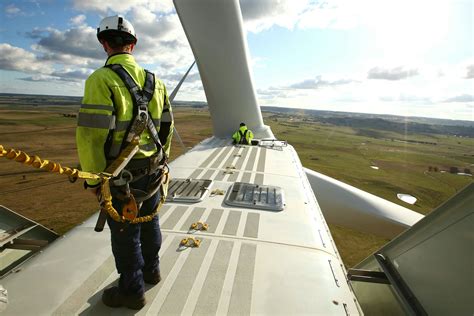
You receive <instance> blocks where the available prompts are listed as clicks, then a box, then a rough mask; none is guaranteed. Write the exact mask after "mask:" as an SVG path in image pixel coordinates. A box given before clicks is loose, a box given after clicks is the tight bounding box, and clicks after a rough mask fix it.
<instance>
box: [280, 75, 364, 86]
mask: <svg viewBox="0 0 474 316" xmlns="http://www.w3.org/2000/svg"><path fill="white" fill-rule="evenodd" d="M353 82H356V81H355V80H351V79H338V80H335V81H328V80H323V79H322V77H321V76H317V77H316V78H315V79H306V80H303V81H301V82H297V83H294V84H291V85H290V86H289V87H288V88H291V89H320V88H322V87H331V86H332V87H334V86H340V85H345V84H350V83H353Z"/></svg>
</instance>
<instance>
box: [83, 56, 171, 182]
mask: <svg viewBox="0 0 474 316" xmlns="http://www.w3.org/2000/svg"><path fill="white" fill-rule="evenodd" d="M109 64H121V65H122V66H123V67H124V68H125V70H126V71H127V72H128V73H129V74H130V75H131V77H132V78H133V80H134V81H135V82H136V83H137V85H138V86H140V87H143V85H144V83H145V70H144V69H143V68H142V67H140V66H139V65H138V64H137V63H136V62H135V59H134V58H133V56H132V55H130V54H127V53H123V54H117V55H112V56H110V57H109V58H108V59H107V62H106V65H109ZM148 111H149V112H150V114H151V116H152V119H153V122H154V123H155V126H156V129H157V131H158V135H159V138H160V141H161V143H162V145H163V149H164V151H165V152H166V154H167V155H168V156H169V152H170V145H171V137H172V134H173V113H172V111H171V105H170V102H169V100H168V94H167V92H166V88H165V86H164V84H163V82H161V81H160V80H158V79H155V91H154V94H153V98H152V100H151V101H150V103H149V104H148ZM132 119H133V101H132V97H131V96H130V93H129V91H128V89H127V87H126V86H125V84H124V83H123V81H122V80H121V79H120V77H119V76H118V75H117V74H116V73H115V72H114V71H113V70H111V69H108V68H105V67H103V68H100V69H97V70H96V71H94V72H93V73H92V74H91V75H90V76H89V78H88V79H87V81H86V86H85V90H84V98H83V99H82V104H81V108H80V110H79V115H78V124H77V129H76V143H77V151H78V154H79V161H80V163H81V168H82V170H84V171H90V172H101V171H104V170H105V168H106V166H107V158H109V159H111V158H113V157H116V156H118V155H119V154H120V147H121V144H122V140H123V138H124V136H125V134H126V132H127V128H128V126H129V124H131V121H132ZM156 151H157V149H156V146H155V143H154V141H153V138H152V137H151V136H150V135H149V133H148V130H145V131H144V132H143V133H142V135H141V138H140V150H139V151H138V152H137V154H136V155H135V157H134V159H136V158H146V157H150V156H152V155H153V154H154V153H156ZM87 183H88V184H90V185H94V184H97V183H98V181H94V180H88V181H87Z"/></svg>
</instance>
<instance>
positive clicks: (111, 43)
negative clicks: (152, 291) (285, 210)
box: [76, 16, 173, 309]
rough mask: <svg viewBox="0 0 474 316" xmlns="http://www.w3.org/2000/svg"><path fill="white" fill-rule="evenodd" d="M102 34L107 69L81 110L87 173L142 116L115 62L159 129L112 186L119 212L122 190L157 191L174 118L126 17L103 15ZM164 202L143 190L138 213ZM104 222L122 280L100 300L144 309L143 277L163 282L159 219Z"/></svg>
mask: <svg viewBox="0 0 474 316" xmlns="http://www.w3.org/2000/svg"><path fill="white" fill-rule="evenodd" d="M97 37H98V40H99V42H100V43H101V44H102V46H103V48H104V51H105V52H106V53H107V55H108V59H107V61H106V66H105V67H102V68H100V69H97V70H96V71H95V72H94V73H92V74H91V75H90V76H89V78H88V79H87V81H86V85H85V91H84V98H83V100H82V105H81V108H80V110H79V115H78V126H77V131H76V141H77V149H78V154H79V159H80V163H81V167H82V170H84V171H91V172H101V171H104V170H105V168H106V167H107V165H108V164H109V163H110V162H111V161H113V160H114V158H116V157H117V156H119V154H120V152H121V150H122V149H123V148H124V147H125V146H126V141H124V140H125V139H126V138H127V135H128V133H130V132H131V131H130V130H131V126H132V124H133V122H134V119H135V115H136V113H137V106H136V105H134V103H135V104H136V101H135V99H134V94H132V89H131V90H130V91H129V88H127V85H126V84H125V81H124V80H123V79H122V78H121V77H120V76H119V75H118V72H117V70H114V69H115V68H113V67H112V65H116V66H115V67H118V68H120V69H122V70H123V69H124V70H125V72H126V75H127V76H128V78H129V80H131V82H132V83H134V84H136V85H137V86H138V88H139V90H140V91H141V92H143V94H146V95H147V96H148V97H149V100H148V101H149V102H148V109H147V110H148V113H149V116H150V119H151V120H152V122H153V124H152V125H153V126H154V129H155V137H153V132H152V131H151V129H150V128H147V129H146V130H145V131H144V132H143V133H142V134H141V136H140V143H139V147H140V149H139V151H138V152H137V153H136V154H135V156H134V157H133V159H132V160H131V162H130V163H129V164H128V165H127V166H126V169H127V170H128V171H129V172H130V174H132V175H133V181H132V182H131V183H130V184H129V186H127V187H112V188H111V191H112V195H113V200H112V203H113V206H114V208H115V209H116V210H117V211H119V212H120V211H121V210H122V207H123V206H124V204H126V203H127V201H126V200H124V198H123V196H124V194H125V191H124V190H125V189H132V190H136V191H137V190H140V191H141V192H145V193H146V192H153V190H152V189H153V188H155V189H156V186H157V184H156V183H157V178H158V177H159V175H160V174H159V173H160V170H161V169H160V168H159V167H160V166H162V164H163V163H164V161H165V160H166V157H167V156H168V155H169V152H170V144H171V137H172V131H173V115H172V112H171V106H170V102H169V100H168V95H167V92H166V88H165V86H164V84H163V83H162V82H161V81H160V80H158V79H155V78H154V75H153V74H151V73H148V72H146V71H145V70H144V69H143V68H142V67H140V66H139V65H138V64H137V63H136V62H135V59H134V57H133V56H132V51H133V49H134V47H135V44H136V42H137V38H136V34H135V31H134V28H133V26H132V24H131V23H130V22H129V21H127V20H126V19H125V18H123V17H122V16H111V17H106V18H104V19H103V20H102V21H101V23H100V26H99V28H98V29H97ZM130 78H131V79H130ZM134 93H137V92H134ZM156 136H157V137H156ZM157 138H159V140H158V139H157ZM85 187H87V188H88V189H90V190H91V191H92V192H93V193H94V194H98V193H99V192H97V191H98V190H100V187H99V183H98V181H94V180H87V182H86V183H85ZM129 192H130V191H129ZM158 192H159V191H158ZM159 199H160V194H159V193H154V192H153V193H152V194H151V196H146V194H145V196H144V200H143V203H142V205H141V208H140V209H139V214H140V216H144V215H148V214H151V213H152V212H153V211H154V210H155V208H156V207H157V205H158V202H159ZM107 223H108V225H109V227H110V230H111V241H112V251H113V254H114V257H115V264H116V267H117V271H118V273H119V274H120V280H119V284H118V287H112V288H109V289H106V290H105V291H104V293H103V295H102V301H103V303H104V304H105V305H107V306H110V307H120V306H125V307H128V308H132V309H140V308H142V307H143V306H144V305H145V304H146V300H145V295H144V282H145V283H149V284H157V283H158V282H159V281H160V280H161V276H160V270H159V258H158V251H159V250H160V247H161V240H162V238H161V231H160V226H159V221H158V216H155V217H154V218H153V220H152V221H149V222H146V223H141V224H129V225H125V224H124V223H119V222H116V221H114V220H113V219H112V218H111V217H110V216H108V218H107Z"/></svg>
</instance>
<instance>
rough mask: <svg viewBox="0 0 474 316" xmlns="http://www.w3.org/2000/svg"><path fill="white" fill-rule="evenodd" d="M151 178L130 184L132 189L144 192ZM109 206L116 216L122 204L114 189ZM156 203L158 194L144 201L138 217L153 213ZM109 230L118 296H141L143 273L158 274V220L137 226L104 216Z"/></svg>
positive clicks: (159, 233)
mask: <svg viewBox="0 0 474 316" xmlns="http://www.w3.org/2000/svg"><path fill="white" fill-rule="evenodd" d="M154 177H155V176H154V175H149V176H144V177H142V178H141V179H139V180H138V181H136V182H134V183H132V184H131V186H132V187H133V188H136V189H140V190H143V191H146V189H147V186H148V184H149V182H150V181H151V180H153V178H154ZM111 191H112V205H113V207H114V208H115V209H116V210H117V212H119V213H121V212H122V207H123V205H124V202H123V201H121V200H119V199H117V198H116V197H115V196H116V195H117V189H116V188H111ZM159 200H160V194H159V191H158V193H156V194H155V195H154V196H152V197H151V198H149V199H148V200H146V201H144V202H143V204H142V206H141V208H140V210H139V214H138V216H144V215H149V214H151V213H153V211H154V210H155V209H156V206H157V205H158V202H159ZM107 223H108V225H109V227H110V233H111V242H112V252H113V254H114V257H115V266H116V267H117V271H118V273H119V274H120V280H119V292H120V293H121V294H123V295H127V296H128V295H134V296H135V295H139V296H141V295H143V294H144V292H145V286H144V282H143V271H147V272H151V273H155V272H158V271H159V269H160V268H159V257H158V251H159V250H160V248H161V230H160V223H159V219H158V216H155V217H154V218H153V220H152V221H150V222H146V223H141V224H125V223H119V222H116V221H114V220H113V219H112V218H111V217H110V216H107Z"/></svg>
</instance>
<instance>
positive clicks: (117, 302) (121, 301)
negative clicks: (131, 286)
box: [102, 286, 146, 310]
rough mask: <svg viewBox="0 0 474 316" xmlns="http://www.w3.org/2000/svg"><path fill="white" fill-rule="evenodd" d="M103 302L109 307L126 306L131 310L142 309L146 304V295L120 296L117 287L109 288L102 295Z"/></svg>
mask: <svg viewBox="0 0 474 316" xmlns="http://www.w3.org/2000/svg"><path fill="white" fill-rule="evenodd" d="M102 302H103V303H104V304H105V305H107V306H109V307H122V306H125V307H127V308H130V309H137V310H138V309H141V308H142V307H143V306H145V304H146V299H145V295H130V296H128V295H127V296H126V295H123V294H120V292H119V289H118V287H117V286H114V287H111V288H108V289H106V290H104V292H103V293H102Z"/></svg>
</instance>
